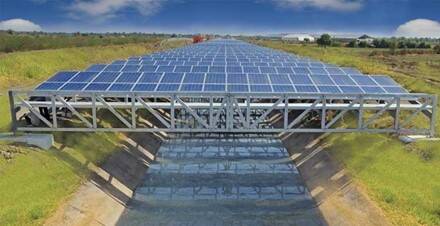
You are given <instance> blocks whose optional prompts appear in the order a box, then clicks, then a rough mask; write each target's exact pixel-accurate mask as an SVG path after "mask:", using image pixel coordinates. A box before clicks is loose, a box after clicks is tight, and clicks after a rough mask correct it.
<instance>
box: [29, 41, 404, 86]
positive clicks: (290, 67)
mask: <svg viewBox="0 0 440 226" xmlns="http://www.w3.org/2000/svg"><path fill="white" fill-rule="evenodd" d="M35 89H36V90H46V91H57V90H67V91H83V90H84V91H121V92H131V91H151V92H154V91H158V92H256V93H272V92H275V93H289V92H298V93H344V94H346V93H350V94H351V93H354V94H355V93H391V94H400V93H407V91H406V90H405V89H403V88H402V87H401V86H400V85H399V84H398V83H396V82H395V81H394V80H393V79H391V78H390V77H388V76H384V75H377V76H376V75H375V76H369V75H363V74H362V73H361V72H360V71H359V70H357V69H354V68H349V67H338V66H336V65H332V64H326V63H322V62H319V61H316V60H313V59H309V58H305V57H299V56H296V55H292V54H288V53H284V52H280V51H277V50H272V49H269V48H262V47H259V46H255V45H252V44H248V43H245V42H241V41H236V40H230V41H225V40H221V41H209V42H204V43H201V44H196V45H188V46H185V47H182V48H177V49H172V50H167V51H162V52H157V53H153V54H150V55H145V56H140V57H130V58H128V59H126V60H123V59H122V60H115V61H113V62H112V63H111V64H94V65H91V66H90V67H88V68H87V69H86V70H85V71H82V72H76V71H61V72H58V73H56V74H55V75H54V76H52V77H51V78H49V79H48V80H47V81H46V82H43V83H41V84H40V85H38V86H37V87H36V88H35Z"/></svg>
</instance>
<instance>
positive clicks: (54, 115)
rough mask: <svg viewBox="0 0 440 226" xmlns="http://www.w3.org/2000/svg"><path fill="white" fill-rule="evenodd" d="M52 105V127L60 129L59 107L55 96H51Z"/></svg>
mask: <svg viewBox="0 0 440 226" xmlns="http://www.w3.org/2000/svg"><path fill="white" fill-rule="evenodd" d="M50 99H51V105H52V126H53V128H55V129H56V128H58V120H57V106H56V103H55V95H51V96H50Z"/></svg>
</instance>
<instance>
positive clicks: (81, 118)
mask: <svg viewBox="0 0 440 226" xmlns="http://www.w3.org/2000/svg"><path fill="white" fill-rule="evenodd" d="M55 99H58V100H59V101H60V102H61V103H62V104H63V105H64V106H65V107H67V108H68V109H69V110H70V111H71V112H72V113H73V114H74V115H76V116H77V117H78V118H79V119H80V120H81V121H82V122H84V123H85V124H86V125H87V127H89V128H93V125H92V124H91V123H90V122H89V120H87V119H86V118H84V116H82V115H81V114H80V113H79V112H78V111H77V110H76V109H75V108H74V107H72V105H70V104H69V103H67V101H66V100H64V98H63V97H61V96H59V95H56V96H55Z"/></svg>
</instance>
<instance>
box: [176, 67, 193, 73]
mask: <svg viewBox="0 0 440 226" xmlns="http://www.w3.org/2000/svg"><path fill="white" fill-rule="evenodd" d="M174 72H191V66H176V68H175V69H174Z"/></svg>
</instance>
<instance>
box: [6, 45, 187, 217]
mask: <svg viewBox="0 0 440 226" xmlns="http://www.w3.org/2000/svg"><path fill="white" fill-rule="evenodd" d="M186 43H187V41H185V40H183V41H182V40H174V41H164V42H162V40H157V39H155V40H151V42H149V43H143V44H127V45H116V46H104V47H83V48H67V49H57V50H42V51H30V52H20V53H12V54H4V55H0V84H1V86H0V93H1V96H0V114H1V115H2V117H0V132H2V131H6V130H7V129H8V127H9V122H10V119H9V103H8V100H7V97H6V88H9V87H28V86H31V85H34V84H36V83H38V82H41V81H42V80H44V79H46V78H47V77H49V76H50V75H52V74H53V73H55V72H56V71H59V70H80V69H84V68H86V67H87V66H88V65H90V64H92V63H107V62H111V61H113V60H115V59H123V58H127V57H129V56H134V55H141V54H147V53H150V52H152V51H157V50H160V49H165V48H170V47H177V46H181V45H183V44H186ZM120 139H121V137H120V135H119V134H112V133H87V134H85V133H56V134H55V141H56V143H57V145H56V147H54V148H52V149H51V150H49V151H42V150H39V149H35V148H32V147H26V146H23V145H16V144H7V143H0V151H5V152H6V151H9V152H12V153H13V158H12V160H9V161H8V160H6V158H4V157H3V156H2V155H1V154H0V225H40V224H42V223H44V219H45V218H46V217H47V216H49V215H50V214H51V212H52V211H54V210H55V209H56V208H57V207H58V206H59V205H60V204H61V203H62V202H63V201H65V200H66V199H67V198H68V197H69V195H71V194H72V193H73V192H74V191H75V190H76V189H77V188H78V186H79V185H80V184H81V183H82V182H84V181H85V180H86V179H87V177H88V175H89V173H90V170H89V169H90V168H91V167H96V166H97V165H99V164H100V163H101V162H103V161H104V160H105V159H106V158H107V157H108V156H109V154H111V153H113V152H114V151H116V150H118V142H119V141H120ZM0 153H1V152H0Z"/></svg>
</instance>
